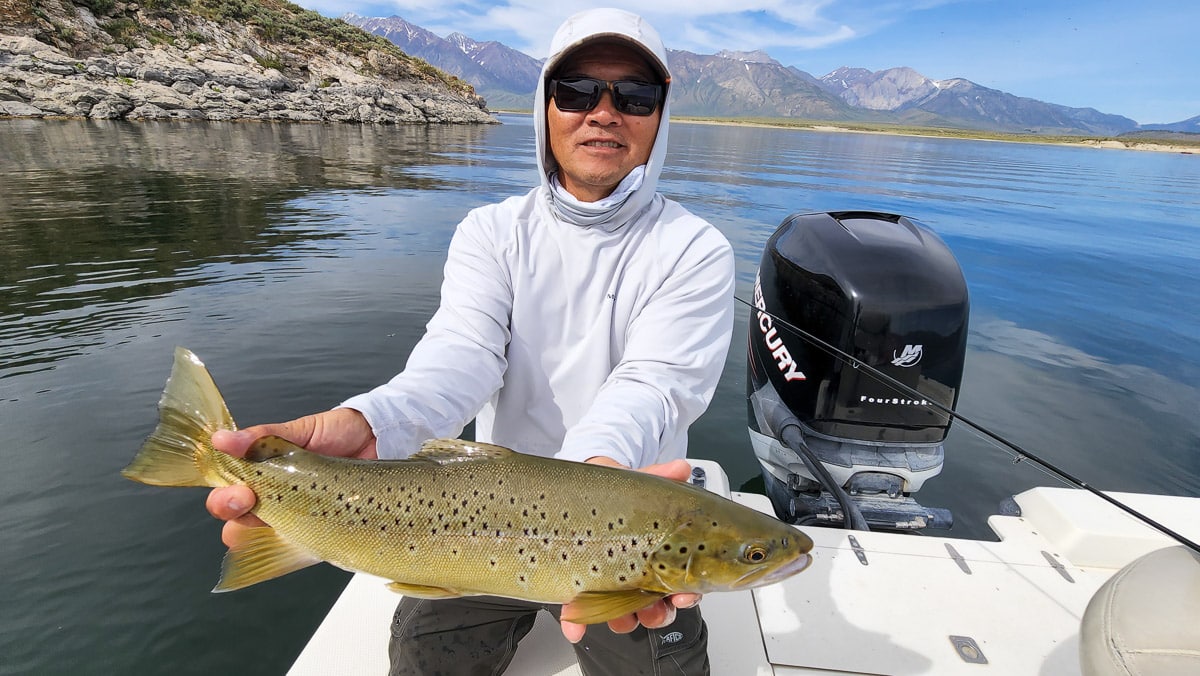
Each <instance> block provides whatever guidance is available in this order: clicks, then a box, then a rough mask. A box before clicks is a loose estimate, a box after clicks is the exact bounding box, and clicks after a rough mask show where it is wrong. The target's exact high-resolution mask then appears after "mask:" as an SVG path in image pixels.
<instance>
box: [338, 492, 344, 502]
mask: <svg viewBox="0 0 1200 676" xmlns="http://www.w3.org/2000/svg"><path fill="white" fill-rule="evenodd" d="M345 499H346V494H345V493H338V502H341V501H342V500H345Z"/></svg>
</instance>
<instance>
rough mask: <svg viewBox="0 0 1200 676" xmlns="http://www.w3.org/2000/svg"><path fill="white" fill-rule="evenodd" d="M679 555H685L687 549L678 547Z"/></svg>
mask: <svg viewBox="0 0 1200 676" xmlns="http://www.w3.org/2000/svg"><path fill="white" fill-rule="evenodd" d="M679 553H680V554H687V547H680V548H679Z"/></svg>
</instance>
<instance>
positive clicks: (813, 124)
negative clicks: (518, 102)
mask: <svg viewBox="0 0 1200 676" xmlns="http://www.w3.org/2000/svg"><path fill="white" fill-rule="evenodd" d="M491 112H492V113H503V114H505V115H531V114H532V113H530V112H529V111H527V110H492V111H491ZM671 122H680V123H684V124H712V125H725V126H731V127H769V128H772V129H798V130H801V131H818V132H834V133H847V134H886V135H888V136H918V137H929V138H949V139H962V140H969V141H999V142H1002V143H1039V144H1043V145H1060V146H1077V147H1081V148H1100V149H1112V150H1142V151H1151V152H1162V153H1179V154H1183V155H1200V137H1197V138H1196V140H1195V141H1194V142H1189V141H1184V142H1169V141H1162V140H1138V139H1134V138H1130V139H1119V138H1115V137H1111V136H1104V137H1087V136H1037V135H1036V134H1006V133H1003V132H990V131H983V130H979V129H948V128H945V127H895V128H893V127H889V126H885V125H857V126H856V125H855V124H854V123H839V122H818V121H814V120H801V119H797V120H784V119H778V118H763V119H737V118H713V117H689V116H672V117H671Z"/></svg>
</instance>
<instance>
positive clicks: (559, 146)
mask: <svg viewBox="0 0 1200 676" xmlns="http://www.w3.org/2000/svg"><path fill="white" fill-rule="evenodd" d="M555 77H559V78H565V77H593V78H596V79H598V80H606V81H611V80H642V81H644V82H657V81H658V80H659V78H658V76H656V75H655V74H654V71H653V69H651V67H650V65H649V64H647V63H646V62H645V60H643V59H642V58H641V57H640V56H639V55H638V53H637V52H635V51H634V50H633V49H631V48H629V47H625V46H623V45H619V44H595V45H587V46H585V47H581V48H580V49H579V50H577V51H576V52H575V53H573V54H571V56H569V57H568V58H567V59H566V61H564V62H563V64H562V65H561V66H560V67H559V68H558V70H557V72H556V74H555ZM551 94H553V92H551ZM661 117H662V106H661V105H660V106H658V107H657V108H655V110H654V113H653V114H652V115H647V116H644V117H639V116H637V115H625V114H622V113H620V112H618V111H617V109H616V107H615V106H614V105H613V100H612V92H605V93H603V94H601V96H600V103H598V104H597V105H596V107H595V108H593V109H591V110H587V111H580V112H564V111H561V110H559V109H558V106H556V105H555V104H554V102H553V100H551V102H550V103H549V105H548V106H547V108H546V120H547V125H548V127H549V130H550V152H552V153H553V154H554V159H555V160H557V161H558V180H559V181H561V182H562V185H563V187H564V188H566V189H567V192H569V193H571V194H572V195H574V196H575V197H576V198H577V199H579V200H581V201H584V202H595V201H596V200H600V199H603V198H605V197H607V196H609V195H610V194H612V191H613V190H614V189H615V188H616V187H617V184H618V183H620V182H621V179H623V178H625V177H626V176H627V175H628V174H629V172H630V171H632V170H633V168H634V167H636V166H638V165H640V164H645V163H646V161H647V160H648V159H649V158H650V150H651V149H652V148H653V147H654V138H655V136H657V135H658V122H659V119H660V118H661Z"/></svg>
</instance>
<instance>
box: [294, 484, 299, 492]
mask: <svg viewBox="0 0 1200 676" xmlns="http://www.w3.org/2000/svg"><path fill="white" fill-rule="evenodd" d="M292 490H294V491H298V490H300V486H298V485H296V484H292Z"/></svg>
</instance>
